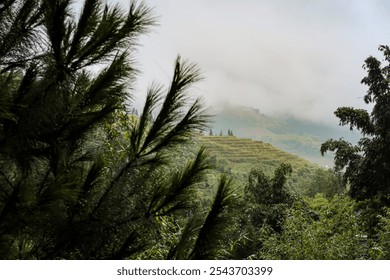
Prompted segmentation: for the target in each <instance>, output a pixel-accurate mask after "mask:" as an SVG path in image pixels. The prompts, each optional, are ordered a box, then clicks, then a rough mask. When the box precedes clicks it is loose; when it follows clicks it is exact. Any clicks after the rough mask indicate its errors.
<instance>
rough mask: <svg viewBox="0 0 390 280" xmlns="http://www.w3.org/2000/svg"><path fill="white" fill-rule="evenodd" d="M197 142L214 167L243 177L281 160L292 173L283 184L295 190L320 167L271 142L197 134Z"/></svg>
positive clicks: (268, 168) (271, 167)
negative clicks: (288, 164)
mask: <svg viewBox="0 0 390 280" xmlns="http://www.w3.org/2000/svg"><path fill="white" fill-rule="evenodd" d="M196 142H197V144H198V145H203V146H206V147H207V149H208V151H209V153H210V154H211V156H212V157H213V158H214V160H215V163H216V164H217V166H218V170H219V171H221V172H225V173H230V174H232V175H235V176H236V178H239V179H240V180H245V178H246V176H247V174H248V172H249V171H250V170H251V168H260V169H261V170H263V171H264V172H265V173H267V174H270V175H271V174H272V173H273V171H274V170H275V169H276V168H277V167H278V166H279V165H280V164H281V163H290V164H291V166H292V168H293V174H292V176H291V177H290V179H289V181H288V182H287V184H288V185H289V186H290V187H291V188H292V189H294V190H299V189H300V188H301V187H302V186H303V185H305V182H307V181H310V180H311V179H312V177H313V176H314V174H315V171H316V170H318V168H320V167H319V166H318V165H316V164H314V163H311V162H309V161H307V160H305V159H303V158H300V157H298V156H296V155H293V154H290V153H287V152H285V151H282V150H279V149H277V148H275V147H274V146H272V145H271V144H268V143H264V142H261V141H254V140H251V139H247V138H238V137H234V136H201V137H199V139H197V140H196Z"/></svg>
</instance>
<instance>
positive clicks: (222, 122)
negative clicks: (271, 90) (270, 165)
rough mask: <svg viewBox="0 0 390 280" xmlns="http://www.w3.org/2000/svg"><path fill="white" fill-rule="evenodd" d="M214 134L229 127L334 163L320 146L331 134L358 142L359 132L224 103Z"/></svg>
mask: <svg viewBox="0 0 390 280" xmlns="http://www.w3.org/2000/svg"><path fill="white" fill-rule="evenodd" d="M215 111H216V112H215V118H214V123H213V124H212V126H211V127H212V130H213V133H214V135H220V134H222V135H226V134H227V131H228V130H232V131H233V134H234V135H236V136H239V137H244V138H250V139H253V140H260V141H263V142H267V143H271V144H272V145H273V146H275V147H277V148H279V149H282V150H284V151H287V152H289V153H292V154H295V155H298V156H300V157H303V158H305V159H307V160H310V161H312V162H315V163H317V164H319V165H321V166H332V165H333V157H332V155H326V156H325V157H322V156H321V155H320V146H321V144H322V143H323V142H325V141H326V140H327V139H329V138H336V139H338V138H341V137H343V138H345V139H346V140H348V141H351V142H356V141H357V135H356V134H353V133H350V132H349V131H346V130H345V129H342V128H339V127H335V128H332V127H329V126H326V125H323V124H317V123H311V122H308V121H303V120H298V119H294V118H271V117H269V116H266V115H264V114H261V113H260V112H259V110H257V109H254V108H249V107H242V106H234V105H229V104H223V105H221V106H220V107H218V108H216V110H215Z"/></svg>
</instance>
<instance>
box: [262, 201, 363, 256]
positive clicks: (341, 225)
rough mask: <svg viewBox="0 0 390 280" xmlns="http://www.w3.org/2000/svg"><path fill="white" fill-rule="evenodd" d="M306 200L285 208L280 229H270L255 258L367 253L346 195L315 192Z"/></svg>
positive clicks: (361, 254)
mask: <svg viewBox="0 0 390 280" xmlns="http://www.w3.org/2000/svg"><path fill="white" fill-rule="evenodd" d="M307 204H308V205H306V203H304V204H303V203H302V202H298V201H297V202H296V203H295V204H294V205H293V207H292V208H290V209H289V210H288V211H287V218H286V220H285V223H284V227H283V229H284V230H283V232H282V233H280V234H279V233H272V234H270V235H269V238H267V239H265V241H264V245H263V249H262V251H260V252H259V253H258V255H257V257H258V258H261V259H285V260H286V259H289V260H300V259H306V260H312V259H316V260H327V259H336V260H340V259H365V258H368V257H369V255H368V253H369V250H368V248H369V247H368V244H367V240H366V236H365V235H364V233H363V232H361V231H360V229H359V227H358V222H357V216H356V215H355V213H354V205H353V204H354V203H353V201H351V200H350V199H349V198H348V197H345V196H335V197H334V198H333V199H331V200H330V201H329V200H327V199H326V198H325V197H323V196H322V195H317V196H316V197H315V198H313V199H310V200H308V202H307ZM308 207H310V208H308ZM308 209H312V211H313V210H314V211H316V213H317V215H318V216H317V215H316V216H315V217H313V215H312V214H311V211H308Z"/></svg>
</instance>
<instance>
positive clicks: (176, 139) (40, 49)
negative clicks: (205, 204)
mask: <svg viewBox="0 0 390 280" xmlns="http://www.w3.org/2000/svg"><path fill="white" fill-rule="evenodd" d="M153 24H154V19H153V17H152V15H151V11H150V9H149V8H148V7H146V6H145V5H144V4H136V3H135V2H131V3H130V9H129V12H128V13H127V14H125V13H124V12H123V11H122V9H121V8H120V7H119V6H107V5H106V6H104V5H103V4H102V3H101V1H98V0H85V1H84V6H83V8H82V10H81V11H80V13H79V16H77V17H76V16H75V15H74V14H73V13H72V10H71V1H69V0H57V1H49V0H40V1H39V0H9V1H5V2H2V3H1V4H0V142H1V144H0V195H1V196H0V256H1V257H2V258H5V259H13V258H18V259H63V258H65V259H123V258H135V257H137V256H138V257H139V256H141V257H142V256H149V257H150V258H166V257H168V253H169V250H170V249H169V248H176V247H177V248H178V247H179V244H176V243H175V242H176V241H177V242H179V240H185V236H184V235H183V234H185V233H181V232H180V231H179V232H178V231H177V230H173V232H172V233H173V234H172V236H173V237H172V238H173V239H172V238H171V237H169V238H168V239H169V240H171V239H172V240H171V241H170V242H171V243H172V242H173V245H172V244H171V245H169V246H168V245H166V248H167V249H166V252H165V251H164V252H156V251H155V249H154V248H161V247H164V246H162V245H163V244H161V243H159V242H161V235H162V234H163V233H167V232H165V231H163V229H164V225H165V224H166V223H162V222H161V221H163V220H164V221H165V220H169V219H173V220H174V223H173V224H174V225H175V224H177V223H181V226H182V227H183V228H184V227H186V226H187V227H189V228H191V224H192V222H191V219H189V218H188V217H189V216H193V217H196V219H197V221H198V222H197V229H199V228H204V230H202V231H201V234H200V233H199V234H200V235H201V236H206V237H207V239H208V240H213V238H212V234H211V235H210V234H207V229H210V230H211V232H213V234H214V235H215V234H216V232H215V231H212V227H210V226H207V227H204V226H203V227H202V225H204V223H206V224H208V223H209V222H210V221H212V220H213V219H214V218H213V217H219V213H222V211H224V209H225V207H222V208H221V207H219V208H217V209H216V210H212V211H214V212H212V213H213V214H210V215H212V216H210V215H209V216H210V218H206V220H205V219H204V218H203V219H202V218H201V217H204V215H203V214H202V215H199V213H201V212H200V211H199V212H196V211H197V210H199V209H200V208H199V207H200V206H199V205H198V204H196V202H197V201H198V200H197V199H195V198H196V195H199V191H196V189H197V188H198V186H199V185H200V184H204V182H205V181H206V175H207V172H208V170H210V168H212V166H211V165H210V164H209V161H208V157H207V153H206V152H205V150H204V149H203V148H202V149H200V150H199V151H198V152H197V153H195V155H194V157H193V158H192V159H185V158H184V159H183V158H182V157H181V156H180V155H178V156H177V157H175V156H174V155H175V153H177V151H178V150H180V147H181V145H183V144H185V143H187V142H188V141H190V137H193V135H195V133H196V132H197V131H199V130H203V129H205V127H206V124H207V122H208V121H209V116H208V114H207V111H206V110H205V109H204V106H203V104H202V102H201V100H199V99H197V100H195V101H193V102H192V103H191V104H188V94H187V89H188V87H189V86H191V85H192V84H193V83H195V82H197V81H199V79H200V78H201V77H200V75H199V70H198V68H197V67H196V65H193V64H190V63H188V62H186V61H183V60H182V59H181V58H180V57H178V59H177V60H176V62H175V69H174V74H173V78H172V81H171V84H170V86H169V87H168V89H167V90H164V88H163V87H162V86H159V85H152V86H151V87H150V89H149V90H148V94H147V98H146V101H145V105H144V108H143V112H142V113H141V115H140V116H139V117H133V118H129V116H128V114H127V111H126V105H125V104H126V102H128V101H129V100H130V98H131V84H132V82H133V81H134V79H135V77H136V73H137V71H136V69H135V68H134V67H133V64H132V61H131V59H130V58H131V56H132V54H133V52H134V48H135V46H136V39H137V38H138V36H139V35H141V34H144V33H145V32H146V31H147V30H148V27H150V26H151V25H153ZM97 69H99V70H98V71H96V70H97ZM96 72H97V73H96ZM157 108H159V109H157ZM185 108H188V109H187V110H185ZM152 115H153V117H152ZM178 158H179V159H180V160H177V159H178ZM173 170H176V171H173ZM224 182H225V181H224V179H223V180H222V181H221V184H222V185H223V186H225V185H227V184H226V183H224ZM219 188H224V189H225V187H221V185H220V187H219ZM224 197H226V198H228V197H229V198H230V197H231V192H230V191H229V192H227V191H220V192H219V194H218V196H217V198H218V201H221V203H222V202H223V201H225V200H226V199H224ZM228 201H230V200H228ZM212 209H214V208H212ZM202 211H203V210H202ZM202 213H203V212H202ZM209 216H207V217H209ZM225 216H226V215H225ZM226 225H228V224H226ZM168 232H169V231H168ZM191 233H193V234H195V235H196V236H199V234H197V231H195V232H193V231H192V232H191ZM180 234H182V235H180ZM175 236H176V237H177V236H179V237H177V238H176V237H175ZM175 238H176V239H175ZM194 238H195V237H194V236H193V237H191V238H190V239H191V240H194ZM175 240H176V241H175ZM175 244H176V245H175ZM194 244H195V243H193V246H195V245H194ZM196 244H199V243H196ZM202 244H204V243H202ZM219 245H220V246H222V245H221V244H219ZM199 246H200V245H196V246H195V247H194V248H200V247H199ZM202 246H206V245H202ZM199 250H200V249H199ZM199 250H198V251H199ZM198 251H197V249H193V250H192V252H198ZM140 252H141V253H140ZM172 252H173V249H172ZM213 252H217V251H216V250H214V251H213ZM137 254H138V255H137ZM148 254H149V255H148ZM172 254H173V253H172ZM186 256H187V257H189V256H192V257H195V256H196V257H199V258H201V257H202V258H203V257H204V258H206V257H207V258H213V257H216V256H217V253H215V254H212V253H211V251H210V252H209V253H208V254H206V255H205V254H201V255H200V254H199V253H191V254H187V255H186Z"/></svg>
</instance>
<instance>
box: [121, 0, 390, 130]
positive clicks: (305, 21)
mask: <svg viewBox="0 0 390 280" xmlns="http://www.w3.org/2000/svg"><path fill="white" fill-rule="evenodd" d="M124 2H125V1H124ZM314 2H315V3H314ZM146 3H147V4H149V5H151V6H154V7H155V14H156V15H157V16H160V26H159V27H157V28H155V31H154V32H152V33H150V34H149V35H148V36H146V37H143V39H142V40H141V43H142V44H143V46H141V48H140V53H139V54H140V55H139V60H140V61H139V65H140V66H141V69H142V70H143V75H142V77H141V79H140V81H139V89H140V90H143V89H145V88H146V87H147V84H149V83H150V82H151V81H152V80H158V81H161V82H163V83H167V82H169V79H170V77H171V72H172V68H173V61H174V59H175V57H176V55H177V54H181V55H182V56H183V57H184V58H187V59H189V60H190V61H193V62H196V63H197V64H198V65H199V66H200V68H201V69H202V72H203V74H204V76H205V81H203V82H201V83H199V84H198V85H196V86H195V87H194V92H196V93H197V94H200V95H203V96H205V99H206V100H207V101H208V103H209V104H213V105H215V104H218V103H219V102H222V101H229V102H230V103H235V104H239V105H245V106H251V107H255V108H258V109H260V111H262V112H264V113H266V114H270V115H273V114H284V115H292V116H295V117H298V118H303V119H309V120H313V121H320V122H327V123H331V122H335V118H334V117H333V111H334V110H335V109H336V108H337V107H339V106H355V107H362V106H364V104H363V102H362V99H361V98H360V97H362V96H363V95H364V94H365V91H366V88H365V87H364V86H362V85H360V81H361V79H362V78H363V77H364V75H365V72H364V71H363V70H362V68H361V66H362V65H363V62H364V59H365V58H366V57H368V56H369V55H370V54H374V55H380V54H379V53H378V52H377V51H376V49H377V47H378V45H379V44H385V43H386V42H387V41H386V40H388V38H389V35H390V34H387V33H386V30H387V26H390V20H389V17H388V14H386V12H385V11H386V10H387V9H384V7H383V5H387V4H386V3H385V1H379V0H378V1H368V0H367V1H353V2H350V1H303V0H301V1H299V0H296V1H254V0H246V1H232V0H230V1H229V0H228V1H226V0H224V1H222V0H214V1H205V0H203V1H199V0H197V1H195V0H194V1H179V0H164V1H156V0H154V1H153V0H149V1H146ZM141 100H142V98H141Z"/></svg>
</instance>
